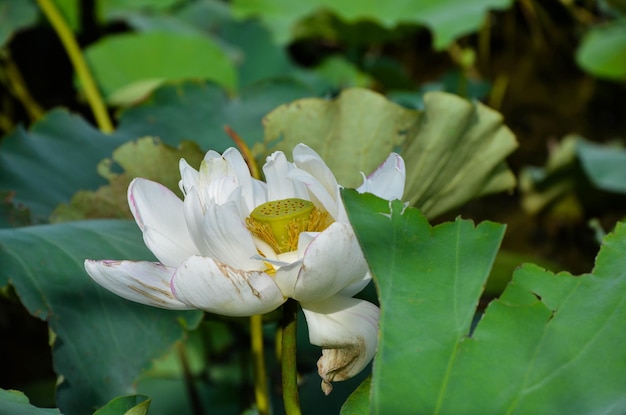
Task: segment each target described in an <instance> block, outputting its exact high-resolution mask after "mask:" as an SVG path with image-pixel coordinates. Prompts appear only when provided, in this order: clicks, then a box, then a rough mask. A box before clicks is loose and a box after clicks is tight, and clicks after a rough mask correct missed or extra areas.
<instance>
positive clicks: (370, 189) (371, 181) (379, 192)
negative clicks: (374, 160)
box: [357, 153, 406, 200]
mask: <svg viewBox="0 0 626 415" xmlns="http://www.w3.org/2000/svg"><path fill="white" fill-rule="evenodd" d="M405 179H406V169H405V167H404V159H402V157H401V156H400V155H398V154H396V153H391V154H390V155H389V157H387V160H385V161H384V162H383V164H381V165H380V166H378V167H377V168H376V170H374V172H373V173H372V174H370V175H369V176H367V177H364V178H363V184H362V185H361V186H360V187H359V188H358V189H357V191H358V192H359V193H372V194H374V195H376V196H378V197H381V198H383V199H386V200H395V199H402V194H403V193H404V182H405Z"/></svg>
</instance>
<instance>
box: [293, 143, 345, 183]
mask: <svg viewBox="0 0 626 415" xmlns="http://www.w3.org/2000/svg"><path fill="white" fill-rule="evenodd" d="M293 161H294V164H295V165H296V166H297V167H298V168H299V169H302V170H304V171H306V172H307V173H309V174H310V175H311V176H313V177H315V178H316V179H317V180H318V181H319V183H320V184H321V185H322V186H323V187H324V189H326V192H328V193H329V194H331V195H334V194H335V192H336V191H337V186H338V185H337V179H335V175H334V174H333V172H332V171H331V170H330V169H329V168H328V166H327V165H326V163H324V160H322V158H321V157H320V156H319V154H317V153H316V152H315V151H314V150H313V149H312V148H311V147H309V146H307V145H306V144H298V145H297V146H295V147H294V149H293Z"/></svg>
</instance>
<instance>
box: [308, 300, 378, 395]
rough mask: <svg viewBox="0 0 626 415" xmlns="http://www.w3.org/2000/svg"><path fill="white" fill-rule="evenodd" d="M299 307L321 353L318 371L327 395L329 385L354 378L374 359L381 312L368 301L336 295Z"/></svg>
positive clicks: (310, 334) (312, 340)
mask: <svg viewBox="0 0 626 415" xmlns="http://www.w3.org/2000/svg"><path fill="white" fill-rule="evenodd" d="M301 305H302V310H303V311H304V315H305V317H306V322H307V325H308V327H309V340H310V342H311V343H312V344H315V345H317V346H322V349H323V350H322V357H320V359H319V360H318V362H317V370H318V373H319V374H320V376H321V377H322V379H323V380H322V390H323V391H324V392H325V393H326V395H328V394H329V393H330V392H331V391H332V386H331V382H334V381H341V380H345V379H349V378H351V377H353V376H355V375H356V374H358V373H359V372H360V371H361V370H363V368H365V366H367V364H368V363H369V362H370V360H372V358H373V357H374V354H375V353H376V347H377V343H378V318H379V315H380V309H379V308H378V307H376V306H375V305H374V304H372V303H369V302H367V301H364V300H358V299H356V298H350V297H343V296H338V295H337V296H334V297H331V298H328V299H326V300H324V301H321V302H318V303H311V304H309V303H302V304H301Z"/></svg>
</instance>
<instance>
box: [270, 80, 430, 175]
mask: <svg viewBox="0 0 626 415" xmlns="http://www.w3.org/2000/svg"><path fill="white" fill-rule="evenodd" d="M419 118H420V114H419V112H417V111H415V110H409V109H406V108H403V107H401V106H399V105H397V104H394V103H392V102H390V101H388V100H387V99H385V97H384V96H382V95H380V94H378V93H376V92H372V91H369V90H366V89H358V88H355V89H347V90H345V91H343V92H342V93H341V95H339V97H338V98H337V99H335V100H332V101H329V100H325V99H321V98H307V99H302V100H298V101H295V102H291V103H288V104H284V105H281V106H280V107H278V108H276V109H275V110H273V111H272V112H271V113H269V114H268V115H267V116H266V117H265V119H264V120H263V123H264V125H265V142H266V143H267V147H268V148H267V149H266V153H269V152H270V151H274V150H281V151H284V152H285V153H286V154H291V150H292V149H293V147H294V146H295V145H296V144H298V143H305V144H307V145H309V146H310V147H311V148H313V149H314V150H315V151H317V152H318V153H319V154H320V156H321V157H322V158H323V159H324V161H325V162H326V163H327V164H328V166H329V167H330V168H331V169H332V171H333V173H334V174H335V175H336V176H337V180H338V181H339V183H341V184H342V185H344V186H347V187H355V186H358V185H360V184H361V182H362V178H361V175H360V172H365V173H366V174H367V173H370V172H372V171H373V170H374V169H375V168H376V167H377V166H378V165H379V164H380V163H382V162H383V161H384V160H385V159H386V158H387V156H388V155H389V153H390V152H392V151H394V150H395V149H397V148H399V146H400V145H401V144H402V143H403V142H404V141H405V140H406V139H407V137H408V135H409V134H410V132H411V131H412V129H413V127H414V126H415V124H416V123H417V121H418V120H419Z"/></svg>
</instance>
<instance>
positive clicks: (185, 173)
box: [178, 159, 198, 195]
mask: <svg viewBox="0 0 626 415" xmlns="http://www.w3.org/2000/svg"><path fill="white" fill-rule="evenodd" d="M178 170H180V181H179V182H178V187H179V188H180V191H181V192H183V194H184V195H186V194H187V193H189V191H190V190H191V188H192V187H194V186H196V185H197V183H198V171H197V170H196V169H194V168H193V167H191V166H190V165H189V163H187V160H185V159H180V161H179V162H178Z"/></svg>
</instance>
